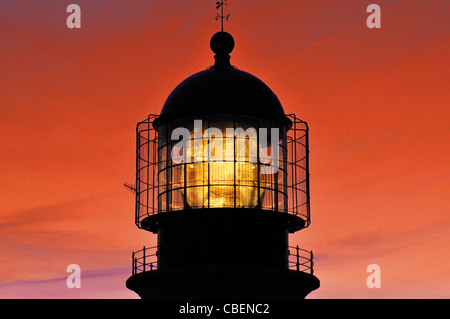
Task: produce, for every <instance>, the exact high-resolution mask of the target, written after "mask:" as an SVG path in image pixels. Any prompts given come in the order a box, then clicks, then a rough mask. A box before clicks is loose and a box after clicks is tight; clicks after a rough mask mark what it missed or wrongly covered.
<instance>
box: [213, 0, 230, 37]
mask: <svg viewBox="0 0 450 319" xmlns="http://www.w3.org/2000/svg"><path fill="white" fill-rule="evenodd" d="M227 2H228V0H221V1H217V2H216V9H217V10H219V8H220V14H218V13H217V15H216V21H217V20H219V19H220V20H221V23H222V32H223V20H224V19H225V20H227V21H228V19H230V14H227V15H224V14H223V7H224V6H226V5H228V3H227Z"/></svg>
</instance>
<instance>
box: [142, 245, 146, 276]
mask: <svg viewBox="0 0 450 319" xmlns="http://www.w3.org/2000/svg"><path fill="white" fill-rule="evenodd" d="M142 265H143V272H145V246H144V247H143V248H142Z"/></svg>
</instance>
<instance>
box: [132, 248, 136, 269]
mask: <svg viewBox="0 0 450 319" xmlns="http://www.w3.org/2000/svg"><path fill="white" fill-rule="evenodd" d="M131 274H132V275H136V270H135V261H134V251H133V254H132V255H131Z"/></svg>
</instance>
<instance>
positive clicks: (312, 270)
mask: <svg viewBox="0 0 450 319" xmlns="http://www.w3.org/2000/svg"><path fill="white" fill-rule="evenodd" d="M313 259H314V255H313V252H312V250H311V259H310V261H309V265H310V267H311V271H310V274H311V275H314V268H313V266H314V261H313Z"/></svg>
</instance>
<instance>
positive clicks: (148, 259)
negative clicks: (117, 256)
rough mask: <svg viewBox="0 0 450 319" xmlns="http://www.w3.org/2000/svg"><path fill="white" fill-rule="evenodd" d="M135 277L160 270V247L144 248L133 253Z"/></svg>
mask: <svg viewBox="0 0 450 319" xmlns="http://www.w3.org/2000/svg"><path fill="white" fill-rule="evenodd" d="M132 261H133V266H132V269H133V275H136V274H138V273H141V272H146V271H152V270H156V269H157V268H158V247H157V246H155V247H145V246H144V247H143V248H142V249H141V250H138V251H135V252H133V256H132Z"/></svg>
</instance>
